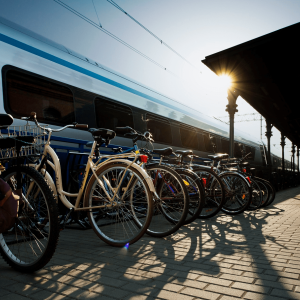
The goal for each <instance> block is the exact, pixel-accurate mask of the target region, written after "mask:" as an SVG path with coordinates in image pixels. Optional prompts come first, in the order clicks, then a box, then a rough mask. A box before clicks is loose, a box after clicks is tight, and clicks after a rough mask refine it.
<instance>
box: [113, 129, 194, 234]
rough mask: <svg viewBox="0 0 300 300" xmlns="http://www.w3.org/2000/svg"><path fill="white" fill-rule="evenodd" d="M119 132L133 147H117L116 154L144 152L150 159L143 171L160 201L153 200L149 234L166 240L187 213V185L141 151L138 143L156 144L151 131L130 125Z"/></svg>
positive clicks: (144, 150)
mask: <svg viewBox="0 0 300 300" xmlns="http://www.w3.org/2000/svg"><path fill="white" fill-rule="evenodd" d="M116 133H118V134H124V135H125V136H127V137H131V138H132V139H133V147H132V148H129V149H127V150H126V151H123V150H122V148H116V149H113V151H115V152H118V153H130V152H131V151H134V152H143V153H144V154H146V155H147V156H148V157H149V158H150V159H149V160H150V161H149V162H148V163H147V164H145V165H144V168H145V171H146V172H147V173H148V174H149V176H150V178H151V179H152V182H153V185H154V186H155V189H156V192H157V194H158V195H159V198H156V199H154V210H153V217H152V221H151V223H150V225H149V227H148V229H147V231H146V233H147V234H148V235H150V236H154V237H165V236H168V235H170V234H172V233H174V232H176V231H177V230H178V229H179V228H180V227H181V225H183V223H184V222H185V220H186V216H187V214H188V207H189V196H188V192H187V188H186V184H185V183H184V181H183V180H182V178H181V177H180V176H179V175H178V174H177V173H176V172H175V171H174V170H172V169H171V168H169V167H167V166H165V165H161V164H160V163H157V162H154V161H152V155H151V154H150V152H149V151H148V150H147V149H141V150H140V149H139V148H138V146H137V141H138V140H145V141H147V142H153V139H152V135H151V134H150V133H149V132H145V133H144V134H142V133H138V132H136V131H135V130H134V129H133V128H131V127H128V126H127V127H117V128H116ZM161 151H164V150H161ZM166 151H167V152H168V151H169V150H168V149H167V150H166Z"/></svg>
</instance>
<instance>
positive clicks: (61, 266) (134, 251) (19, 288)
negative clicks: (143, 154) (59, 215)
mask: <svg viewBox="0 0 300 300" xmlns="http://www.w3.org/2000/svg"><path fill="white" fill-rule="evenodd" d="M299 215H300V188H293V189H290V190H287V191H284V192H280V193H278V194H277V196H276V200H275V204H274V205H273V206H272V207H270V208H268V209H263V210H260V211H256V212H247V213H244V214H242V215H238V216H226V215H223V214H220V215H219V216H217V217H215V218H212V219H211V220H205V221H202V220H199V221H197V222H195V223H193V224H191V225H189V226H185V227H183V228H182V229H181V230H180V231H179V232H178V233H177V234H175V235H173V236H171V237H169V238H166V239H158V238H157V239H156V238H150V237H148V236H144V237H143V238H142V239H141V240H139V241H138V242H137V243H135V244H134V245H131V246H130V247H129V249H128V250H126V249H125V248H124V249H120V248H113V247H110V246H107V245H106V244H105V243H104V242H102V241H101V240H99V239H98V238H97V237H96V235H95V234H94V232H93V231H92V230H71V229H67V230H64V231H63V232H62V233H61V235H60V240H59V244H58V247H57V251H56V253H55V255H54V257H53V258H52V260H51V262H50V263H49V264H48V265H47V266H46V267H45V268H44V269H43V270H40V271H39V272H36V273H34V274H21V273H18V272H15V271H14V270H12V269H11V268H10V267H8V266H7V265H6V263H5V262H4V261H3V260H2V258H1V259H0V291H1V292H0V299H1V300H6V299H9V300H11V299H13V300H21V299H38V300H41V299H53V300H54V299H55V300H56V299H57V300H58V299H73V298H82V299H101V300H109V299H126V300H127V299H134V300H138V299H139V300H142V299H149V300H150V299H172V300H177V299H180V300H192V299H213V300H229V299H259V300H269V299H274V300H276V299H277V300H279V299H300V230H299V229H300V218H299Z"/></svg>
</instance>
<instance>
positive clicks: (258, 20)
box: [0, 0, 300, 159]
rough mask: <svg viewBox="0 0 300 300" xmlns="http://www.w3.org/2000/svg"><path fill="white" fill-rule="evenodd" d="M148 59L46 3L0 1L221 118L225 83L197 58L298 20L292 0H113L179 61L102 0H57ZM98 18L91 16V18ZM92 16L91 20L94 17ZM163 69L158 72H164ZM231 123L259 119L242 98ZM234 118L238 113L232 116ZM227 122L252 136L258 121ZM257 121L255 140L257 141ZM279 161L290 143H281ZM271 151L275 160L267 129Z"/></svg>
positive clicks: (2, 7) (57, 37) (15, 15)
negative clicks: (283, 146)
mask: <svg viewBox="0 0 300 300" xmlns="http://www.w3.org/2000/svg"><path fill="white" fill-rule="evenodd" d="M62 1H63V2H64V3H66V4H67V5H68V6H70V7H72V8H73V9H75V10H77V11H78V12H80V13H81V14H82V15H84V16H86V17H87V18H89V19H91V20H92V21H93V22H95V23H97V24H99V21H100V24H101V26H102V27H103V28H104V29H106V30H107V31H109V32H111V33H112V34H114V35H115V36H117V37H118V38H120V39H122V40H123V41H125V42H126V43H128V44H129V45H131V46H133V47H134V48H136V49H137V50H139V51H140V52H142V53H143V54H144V55H147V56H148V57H149V58H151V59H152V60H154V61H155V62H156V63H158V64H159V65H160V66H162V67H159V66H157V64H154V63H152V62H150V61H149V60H147V59H145V58H144V57H142V56H140V55H139V54H137V53H135V52H134V51H132V50H130V49H129V48H127V47H125V46H124V45H122V44H121V43H119V42H118V41H116V40H115V39H113V38H111V37H110V36H108V35H106V34H105V33H103V32H102V31H100V30H99V29H97V28H96V27H94V26H92V25H91V24H89V23H87V22H86V21H84V20H83V19H81V18H79V17H78V16H76V15H75V14H73V13H71V12H70V11H68V10H67V9H65V8H64V7H62V6H61V5H59V4H58V3H57V2H55V1H54V0H0V16H2V17H4V18H6V19H8V20H10V21H12V22H15V23H17V24H18V25H21V26H24V27H25V28H28V29H30V30H32V31H34V32H36V33H38V34H40V35H42V36H45V37H47V38H49V39H51V40H53V41H55V42H57V43H59V44H62V45H64V46H66V47H67V48H69V49H72V50H73V51H76V52H78V53H80V54H82V55H84V56H85V57H88V58H90V59H93V60H95V61H96V62H98V63H100V64H102V65H104V66H107V67H109V68H111V69H113V70H115V71H117V72H119V73H121V74H124V75H126V76H127V77H130V78H132V79H134V80H136V81H139V82H141V83H143V84H144V85H146V86H148V87H151V88H152V89H154V90H156V91H159V92H160V93H163V94H165V95H166V96H169V97H171V98H173V99H174V100H176V101H179V102H181V103H184V104H185V105H187V106H189V107H192V108H193V109H195V110H197V111H199V112H202V113H204V114H206V115H209V116H211V117H217V118H220V117H221V119H222V120H224V121H228V119H227V116H228V113H227V112H226V111H225V108H226V104H228V101H227V93H226V88H224V86H222V85H221V84H220V80H219V78H218V77H217V75H215V74H214V73H213V72H212V71H210V69H208V68H207V67H206V66H205V65H204V64H203V63H202V62H201V60H203V59H205V57H206V56H209V55H211V54H214V53H216V52H219V51H222V50H224V49H227V48H230V47H233V46H235V45H238V44H241V43H243V42H246V41H249V40H251V39H255V38H257V37H259V36H262V35H265V34H268V33H270V32H273V31H275V30H278V29H281V28H283V27H286V26H289V25H292V24H295V23H297V22H299V21H300V0H251V1H250V0H210V1H208V0H206V1H204V0H114V2H115V3H116V4H118V5H119V6H120V7H121V8H122V9H123V10H125V11H126V12H127V13H128V14H130V15H131V16H132V17H134V18H135V19H136V20H138V21H139V22H140V23H141V24H142V25H143V26H145V27H146V28H147V29H149V30H150V31H151V32H153V33H154V34H155V35H156V36H158V37H159V38H160V39H161V40H162V41H163V42H164V43H166V44H167V45H169V46H170V47H171V48H172V49H174V50H175V51H176V52H177V53H179V54H180V55H181V56H182V57H184V58H185V59H186V60H187V61H189V63H187V62H186V60H184V59H182V58H180V57H179V56H178V55H176V54H175V53H174V52H172V51H171V50H170V49H168V48H167V47H166V46H164V45H163V44H161V43H160V42H159V41H158V40H157V39H155V38H154V37H153V36H152V35H150V34H149V33H148V32H147V31H145V30H144V29H143V28H141V27H140V26H139V25H138V24H136V23H135V22H133V20H131V19H130V18H129V17H128V16H127V15H126V14H124V13H123V12H121V11H120V10H118V9H117V8H116V7H114V6H113V5H112V4H110V3H109V2H108V1H107V0H62ZM97 15H98V16H97ZM98 18H99V20H98ZM165 68H166V70H165ZM237 105H238V107H237V109H238V110H239V111H238V113H237V115H236V120H237V121H239V120H245V119H248V120H251V119H253V118H254V117H256V119H259V116H255V115H250V116H248V115H247V116H243V115H245V114H251V113H256V111H255V110H254V109H253V108H252V107H251V106H250V105H248V104H247V103H246V101H244V100H243V99H242V98H240V97H239V98H238V100H237ZM238 115H242V116H238ZM235 126H238V128H239V129H240V130H242V131H244V132H247V133H249V134H251V135H252V136H253V137H254V138H256V139H257V140H260V121H250V122H245V121H244V122H238V123H236V125H235ZM265 131H266V130H265V123H264V122H263V141H264V142H265V143H266V138H265V135H264V133H265ZM286 144H287V145H286V147H285V158H286V159H289V158H290V155H291V153H290V150H291V142H290V141H288V140H286ZM271 151H272V152H273V153H274V154H276V155H278V156H280V157H281V146H280V133H279V132H278V130H277V129H276V128H273V137H272V139H271Z"/></svg>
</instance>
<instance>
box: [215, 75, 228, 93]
mask: <svg viewBox="0 0 300 300" xmlns="http://www.w3.org/2000/svg"><path fill="white" fill-rule="evenodd" d="M218 81H219V87H220V88H222V89H224V90H226V91H227V90H228V89H229V88H230V86H231V78H230V77H229V76H228V75H226V74H223V75H220V76H219V77H218Z"/></svg>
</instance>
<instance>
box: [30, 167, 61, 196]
mask: <svg viewBox="0 0 300 300" xmlns="http://www.w3.org/2000/svg"><path fill="white" fill-rule="evenodd" d="M29 167H32V168H34V169H36V170H37V168H38V165H35V164H29ZM40 173H41V174H42V175H43V177H44V178H45V179H46V181H47V183H48V185H49V186H50V188H51V190H52V191H53V194H54V197H55V200H56V201H58V197H57V190H56V187H55V183H54V181H53V178H52V176H51V175H50V174H49V173H48V172H47V171H46V170H45V169H44V168H43V169H42V170H41V172H40Z"/></svg>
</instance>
